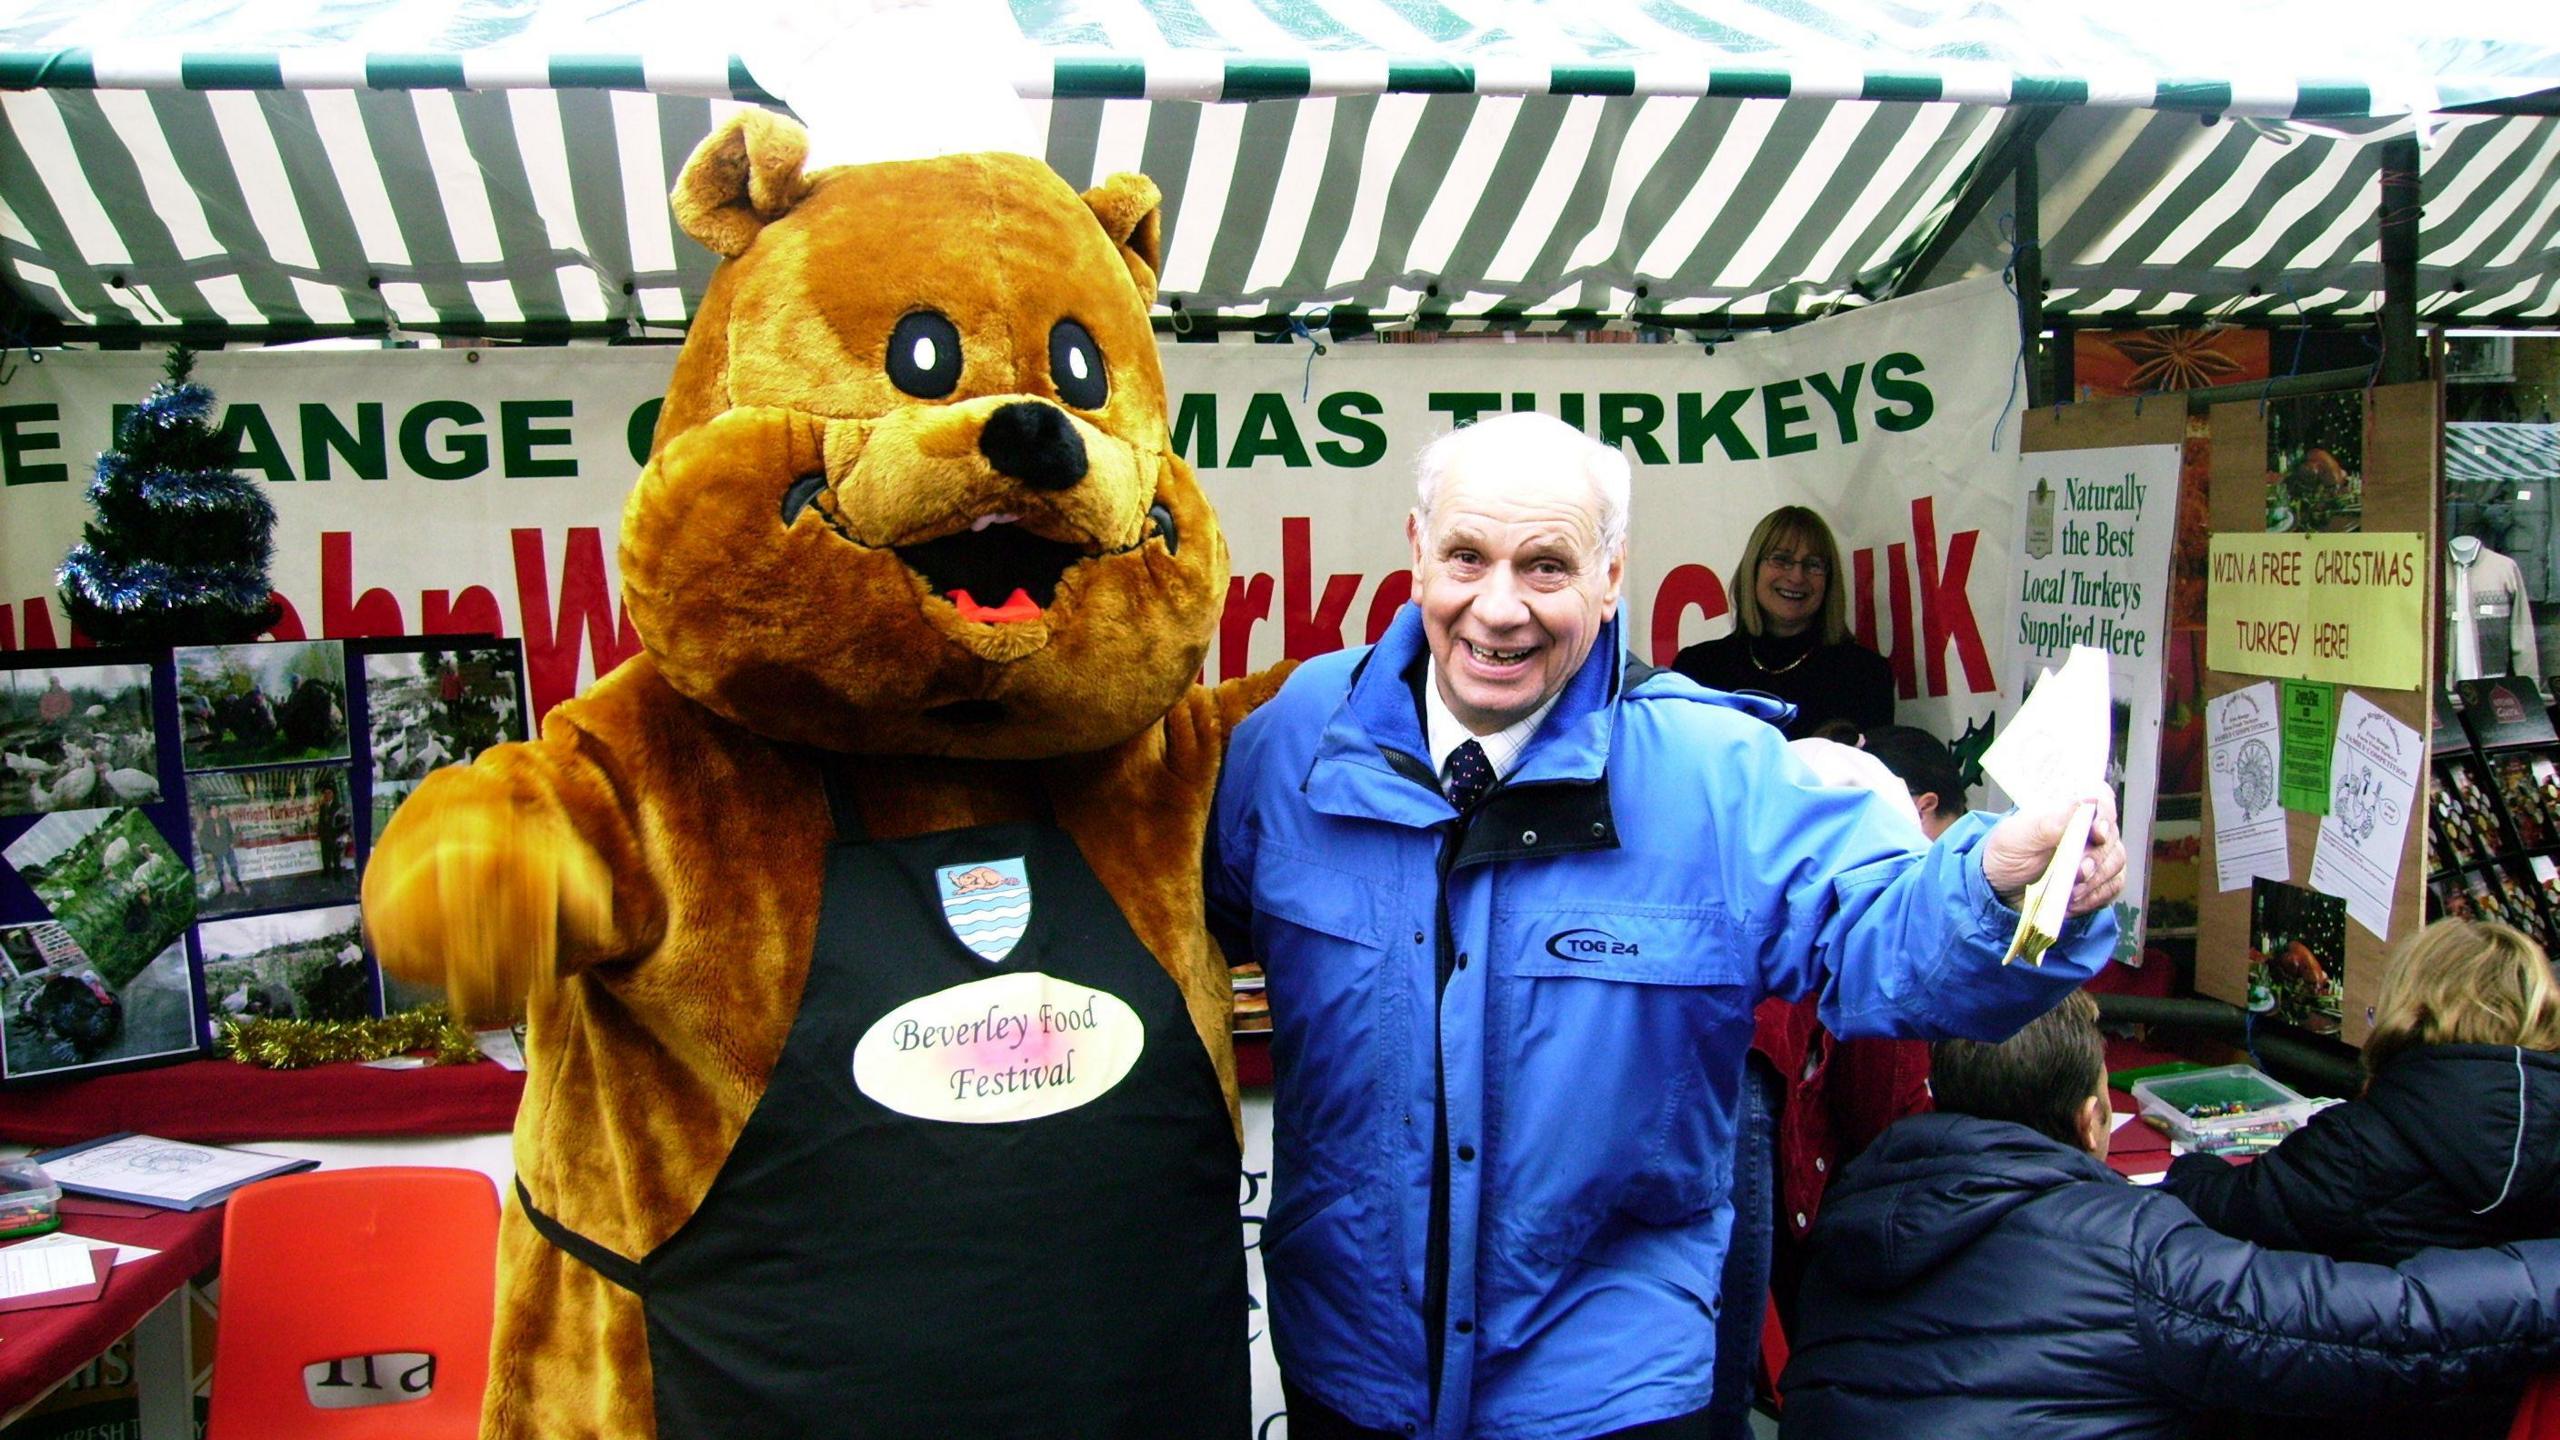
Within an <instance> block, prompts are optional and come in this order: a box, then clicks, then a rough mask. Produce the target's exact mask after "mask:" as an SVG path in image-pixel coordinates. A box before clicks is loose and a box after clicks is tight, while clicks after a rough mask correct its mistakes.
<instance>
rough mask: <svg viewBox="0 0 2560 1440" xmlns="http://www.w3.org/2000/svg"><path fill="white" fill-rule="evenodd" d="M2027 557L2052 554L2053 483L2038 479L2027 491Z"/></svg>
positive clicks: (2041, 558) (2040, 557)
mask: <svg viewBox="0 0 2560 1440" xmlns="http://www.w3.org/2000/svg"><path fill="white" fill-rule="evenodd" d="M2026 551H2027V558H2028V559H2030V560H2043V559H2047V558H2049V557H2051V556H2052V554H2053V483H2052V482H2051V481H2049V480H2042V479H2039V480H2038V481H2036V488H2035V489H2033V490H2031V491H2029V492H2027V543H2026Z"/></svg>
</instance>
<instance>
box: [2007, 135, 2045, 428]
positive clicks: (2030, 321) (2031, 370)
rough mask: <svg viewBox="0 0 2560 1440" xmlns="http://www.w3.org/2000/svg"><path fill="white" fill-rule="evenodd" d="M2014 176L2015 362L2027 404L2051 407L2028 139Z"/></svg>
mask: <svg viewBox="0 0 2560 1440" xmlns="http://www.w3.org/2000/svg"><path fill="white" fill-rule="evenodd" d="M2017 167H2018V168H2017V173H2016V176H2015V177H2014V183H2013V186H2012V190H2011V206H2012V208H2013V209H2014V210H2015V212H2016V215H2017V219H2016V226H2017V236H2016V238H2015V239H2014V240H2013V241H2012V242H2011V244H2012V245H2013V246H2014V250H2013V258H2012V259H2011V260H2010V262H2009V263H2010V271H2011V273H2010V282H2011V283H2012V284H2013V285H2015V286H2016V287H2017V291H2018V346H2019V356H2018V358H2019V360H2020V361H2021V363H2022V364H2023V366H2024V368H2025V369H2026V372H2027V404H2028V405H2030V406H2035V405H2050V404H2052V403H2053V395H2054V390H2053V376H2052V374H2051V372H2050V371H2048V370H2047V369H2046V364H2045V360H2046V357H2045V356H2044V355H2043V354H2042V353H2041V351H2040V349H2039V347H2040V346H2041V345H2042V344H2043V343H2044V227H2043V219H2042V215H2041V212H2040V205H2039V202H2040V201H2041V200H2042V198H2043V191H2042V187H2041V186H2040V185H2038V183H2037V176H2036V145H2035V141H2034V140H2033V139H2032V138H2031V139H2029V140H2028V141H2027V143H2026V144H2025V146H2023V147H2022V148H2021V149H2020V150H2019V152H2018V159H2017Z"/></svg>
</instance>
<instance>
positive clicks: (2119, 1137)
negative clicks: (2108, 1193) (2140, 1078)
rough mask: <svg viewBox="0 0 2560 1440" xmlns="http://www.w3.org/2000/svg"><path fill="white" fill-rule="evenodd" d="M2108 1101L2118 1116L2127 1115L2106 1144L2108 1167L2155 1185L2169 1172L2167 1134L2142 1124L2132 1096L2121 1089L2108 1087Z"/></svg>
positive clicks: (2129, 1177) (2128, 1176) (2120, 1173)
mask: <svg viewBox="0 0 2560 1440" xmlns="http://www.w3.org/2000/svg"><path fill="white" fill-rule="evenodd" d="M2107 1103H2108V1105H2109V1106H2111V1107H2112V1108H2113V1109H2114V1110H2115V1112H2116V1113H2117V1114H2118V1115H2122V1116H2125V1117H2128V1118H2126V1119H2125V1121H2124V1122H2123V1123H2122V1124H2120V1125H2118V1126H2116V1133H2115V1138H2114V1140H2112V1141H2111V1142H2109V1144H2108V1147H2107V1166H2108V1168H2109V1169H2112V1170H2114V1171H2115V1172H2116V1173H2117V1174H2119V1175H2122V1176H2123V1177H2125V1178H2126V1179H2128V1180H2130V1181H2132V1182H2133V1183H2135V1184H2137V1185H2156V1184H2158V1183H2160V1177H2161V1176H2163V1175H2166V1174H2168V1173H2169V1161H2170V1159H2171V1158H2172V1157H2171V1155H2170V1153H2169V1137H2168V1136H2166V1135H2163V1134H2161V1133H2160V1132H2159V1131H2157V1130H2155V1129H2153V1128H2151V1126H2150V1125H2148V1124H2146V1123H2144V1121H2143V1119H2142V1116H2141V1115H2140V1114H2139V1113H2138V1112H2137V1110H2136V1109H2135V1106H2134V1103H2133V1097H2132V1096H2131V1095H2129V1094H2127V1093H2125V1092H2124V1091H2122V1090H2114V1089H2110V1090H2109V1091H2108V1092H2107Z"/></svg>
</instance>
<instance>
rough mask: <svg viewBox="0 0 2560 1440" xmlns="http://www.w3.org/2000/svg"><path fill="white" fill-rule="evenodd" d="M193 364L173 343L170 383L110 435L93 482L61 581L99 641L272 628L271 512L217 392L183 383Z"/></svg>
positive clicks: (138, 641) (212, 639)
mask: <svg viewBox="0 0 2560 1440" xmlns="http://www.w3.org/2000/svg"><path fill="white" fill-rule="evenodd" d="M195 358H196V357H195V353H194V352H193V351H191V350H189V349H187V348H186V347H185V346H183V345H181V346H175V347H172V348H171V350H170V351H169V365H168V376H169V378H168V379H166V380H164V381H162V382H161V383H160V384H158V385H155V386H153V387H152V390H151V393H150V394H149V395H147V396H144V397H143V401H142V404H141V405H140V406H139V407H138V408H136V409H135V410H134V411H133V413H132V414H131V415H128V416H127V417H125V421H124V423H123V424H122V425H120V426H118V427H117V428H116V438H115V445H114V448H112V449H110V450H108V451H107V452H106V453H105V454H103V455H100V456H99V457H98V470H97V478H96V479H94V480H92V481H90V482H89V504H90V505H91V506H92V507H93V508H94V509H95V510H96V511H97V518H96V519H94V520H92V521H90V522H89V524H88V525H87V526H86V527H84V528H83V530H82V532H81V533H82V534H83V536H84V537H85V539H84V540H83V542H82V543H81V544H79V545H76V546H74V547H72V550H71V553H70V554H69V555H67V556H65V557H63V561H62V570H61V572H60V574H59V575H58V576H57V577H56V578H57V580H58V581H59V582H60V583H61V585H62V604H63V608H64V609H66V610H68V611H69V612H70V614H71V622H72V623H73V624H75V625H77V626H79V627H80V628H81V630H83V631H85V632H86V633H87V634H88V636H89V638H91V639H93V640H95V641H97V642H98V643H99V644H101V645H226V644H232V643H236V642H239V641H243V640H254V639H256V638H257V637H258V634H259V632H260V631H263V630H265V629H266V628H267V627H268V626H269V625H271V624H273V623H275V618H276V613H277V612H276V606H275V604H274V602H273V601H272V600H271V599H270V598H269V586H268V584H267V561H268V559H269V558H270V557H271V556H272V555H273V553H274V550H275V540H274V532H275V524H276V512H275V507H274V506H273V505H270V504H269V503H268V502H267V497H266V495H265V493H264V492H263V491H261V490H260V489H259V488H258V485H257V483H256V482H255V481H253V480H251V479H249V478H248V477H247V476H245V475H242V474H239V473H238V472H236V471H234V470H233V469H232V468H231V464H232V460H233V451H232V447H231V444H230V442H228V441H227V440H225V439H224V438H223V437H222V436H221V435H220V434H219V433H218V432H217V431H215V429H214V428H213V425H212V424H211V416H212V414H213V392H212V391H210V390H207V389H206V388H205V387H203V386H202V385H198V384H195V383H193V382H191V381H189V380H188V379H187V375H188V372H189V371H191V370H193V369H194V368H195Z"/></svg>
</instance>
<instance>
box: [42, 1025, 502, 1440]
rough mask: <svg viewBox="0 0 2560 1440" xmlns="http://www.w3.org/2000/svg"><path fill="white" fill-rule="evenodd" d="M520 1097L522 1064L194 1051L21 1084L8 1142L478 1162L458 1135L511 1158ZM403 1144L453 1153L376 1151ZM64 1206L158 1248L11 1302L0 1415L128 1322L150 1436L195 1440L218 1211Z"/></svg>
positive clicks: (79, 1219) (69, 1215)
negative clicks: (86, 1284)
mask: <svg viewBox="0 0 2560 1440" xmlns="http://www.w3.org/2000/svg"><path fill="white" fill-rule="evenodd" d="M523 1094H524V1075H523V1073H522V1072H520V1071H512V1070H507V1069H504V1068H502V1067H500V1066H498V1065H494V1064H482V1065H458V1066H440V1067H430V1068H426V1069H413V1070H380V1069H374V1068H372V1067H369V1066H364V1065H357V1064H341V1065H319V1066H314V1067H312V1068H310V1069H307V1070H262V1069H259V1068H258V1067H256V1066H251V1065H242V1064H238V1063H236V1062H234V1061H229V1060H197V1061H189V1062H186V1063H182V1064H176V1065H164V1066H158V1067H155V1068H152V1069H147V1070H134V1071H127V1072H124V1073H120V1074H114V1075H97V1076H87V1077H83V1078H80V1079H77V1080H70V1081H65V1082H64V1083H61V1084H55V1085H38V1086H29V1087H27V1088H24V1089H17V1090H12V1091H10V1092H9V1096H8V1103H7V1104H6V1105H5V1106H0V1142H8V1143H9V1144H11V1145H19V1146H39V1147H44V1146H54V1145H68V1144H74V1143H77V1142H79V1141H82V1140H94V1139H96V1138H97V1137H99V1136H101V1135H107V1134H112V1133H114V1132H116V1131H119V1130H133V1131H139V1132H141V1133H143V1134H147V1135H160V1136H165V1137H167V1138H169V1139H172V1140H193V1141H197V1142H200V1143H203V1144H211V1145H239V1144H248V1145H251V1146H253V1147H254V1148H257V1149H262V1150H271V1151H273V1152H275V1153H278V1154H288V1155H290V1154H300V1155H303V1156H306V1157H308V1158H313V1159H318V1160H321V1161H322V1163H323V1165H324V1167H325V1166H331V1165H349V1164H354V1165H363V1164H401V1163H426V1164H462V1165H473V1164H474V1161H473V1160H472V1159H470V1158H467V1157H466V1156H464V1155H463V1154H461V1153H458V1152H460V1151H462V1150H463V1149H465V1148H468V1147H466V1146H464V1145H462V1144H461V1143H459V1141H458V1140H457V1139H456V1137H478V1138H479V1139H481V1140H482V1141H483V1142H484V1143H483V1144H482V1146H481V1148H486V1149H494V1150H495V1151H496V1153H497V1155H498V1156H499V1157H500V1159H501V1163H503V1157H504V1156H505V1154H506V1150H505V1145H504V1141H503V1137H504V1135H505V1133H506V1132H507V1131H508V1130H510V1129H512V1128H513V1126H514V1124H515V1112H516V1103H517V1101H518V1100H519V1099H520V1098H522V1096H523ZM355 1137H396V1138H395V1139H392V1140H366V1139H362V1138H355ZM417 1137H436V1138H430V1139H420V1138H417ZM401 1149H407V1150H419V1149H432V1150H438V1151H444V1152H457V1153H438V1154H433V1155H414V1154H391V1153H379V1152H386V1151H391V1150H401ZM365 1152H376V1153H365ZM476 1168H482V1169H486V1168H488V1166H487V1165H486V1164H480V1165H478V1166H477V1167H476ZM493 1178H495V1177H493ZM501 1189H502V1191H503V1181H501ZM62 1208H63V1212H64V1216H63V1227H62V1228H64V1229H66V1230H69V1231H71V1232H72V1233H74V1234H77V1235H86V1236H90V1237H92V1238H95V1239H99V1240H114V1241H117V1242H119V1243H129V1244H133V1245H140V1246H144V1247H146V1248H149V1249H153V1250H158V1251H160V1252H161V1253H160V1254H158V1255H154V1256H152V1257H150V1258H149V1259H146V1260H137V1261H134V1262H132V1263H130V1264H125V1265H119V1266H117V1267H116V1268H115V1269H114V1271H112V1272H111V1273H110V1274H109V1276H108V1279H107V1288H106V1292H105V1294H103V1295H101V1296H100V1297H99V1298H98V1299H97V1300H94V1301H91V1302H89V1303H88V1304H85V1305H57V1306H51V1307H48V1308H46V1309H43V1310H23V1311H8V1312H0V1426H5V1425H6V1424H8V1423H9V1422H10V1421H12V1420H15V1419H16V1418H17V1417H18V1414H19V1412H20V1411H22V1410H24V1409H25V1408H26V1407H27V1406H29V1405H32V1404H34V1403H35V1402H36V1401H38V1400H40V1399H42V1398H43V1397H44V1396H45V1395H46V1394H47V1393H49V1392H50V1391H52V1390H53V1389H54V1388H55V1387H56V1386H58V1385H60V1384H61V1383H62V1382H63V1381H64V1380H65V1379H67V1378H69V1377H70V1376H71V1375H72V1374H74V1373H76V1372H77V1371H78V1370H79V1369H80V1367H81V1366H83V1365H86V1364H88V1363H89V1362H90V1361H91V1360H92V1359H95V1358H96V1357H97V1356H98V1355H99V1354H101V1353H102V1352H104V1351H105V1350H106V1348H107V1347H108V1346H110V1345H112V1344H114V1343H115V1340H116V1337H117V1336H119V1335H122V1334H124V1333H126V1332H127V1331H131V1332H133V1337H134V1342H133V1348H134V1369H135V1375H134V1393H135V1394H136V1395H137V1396H138V1397H139V1403H140V1409H141V1415H140V1421H141V1424H140V1431H141V1436H142V1440H164V1437H165V1440H194V1435H195V1413H194V1411H195V1374H194V1366H193V1365H192V1363H191V1360H190V1357H189V1355H188V1353H187V1350H188V1345H187V1337H188V1313H187V1298H186V1292H187V1284H188V1282H189V1281H190V1280H193V1279H195V1278H196V1277H198V1276H200V1275H202V1274H204V1273H205V1272H207V1271H209V1270H211V1269H212V1268H213V1267H214V1265H215V1264H216V1263H217V1262H218V1261H219V1260H220V1259H221V1254H222V1216H223V1208H222V1207H221V1206H218V1205H217V1206H214V1207H211V1208H209V1209H205V1210H199V1211H193V1212H186V1211H175V1210H159V1209H152V1208H149V1207H145V1206H139V1205H127V1204H122V1203H119V1202H114V1201H105V1200H97V1199H92V1198H90V1197H87V1196H78V1195H66V1196H64V1197H63V1207H62Z"/></svg>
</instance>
